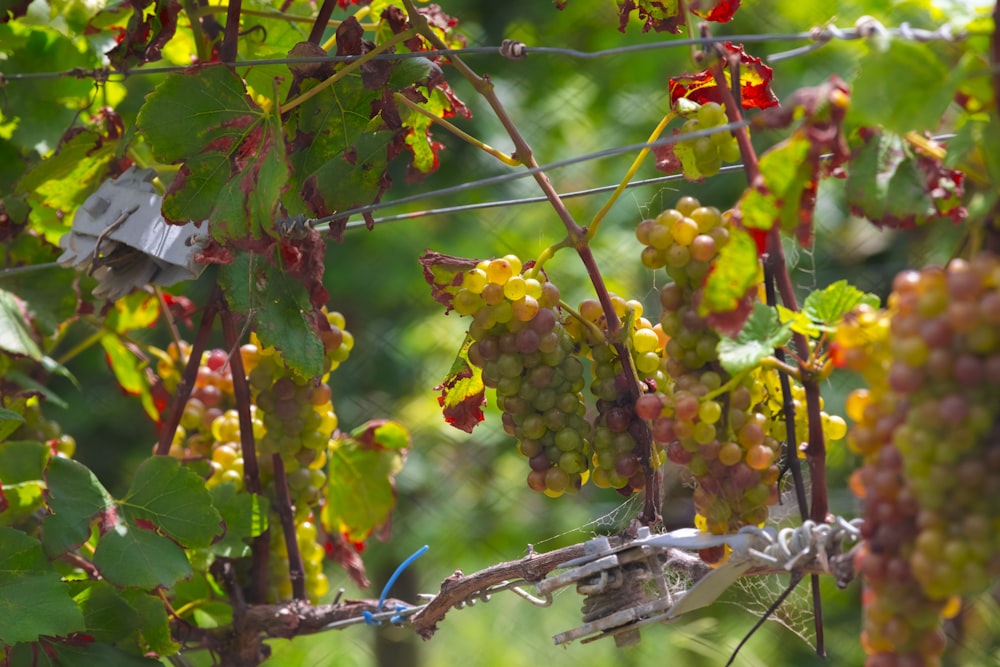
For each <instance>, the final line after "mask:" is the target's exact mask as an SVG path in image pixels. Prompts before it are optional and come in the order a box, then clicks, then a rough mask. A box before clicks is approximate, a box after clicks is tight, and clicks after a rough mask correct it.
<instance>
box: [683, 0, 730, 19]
mask: <svg viewBox="0 0 1000 667" xmlns="http://www.w3.org/2000/svg"><path fill="white" fill-rule="evenodd" d="M741 1H742V0H693V1H692V2H690V3H689V4H688V6H689V7H690V9H691V13H692V14H694V15H696V16H700V17H701V18H703V19H705V20H706V21H715V22H716V23H728V22H729V21H732V20H733V15H734V14H735V13H736V10H737V9H739V8H740V3H741Z"/></svg>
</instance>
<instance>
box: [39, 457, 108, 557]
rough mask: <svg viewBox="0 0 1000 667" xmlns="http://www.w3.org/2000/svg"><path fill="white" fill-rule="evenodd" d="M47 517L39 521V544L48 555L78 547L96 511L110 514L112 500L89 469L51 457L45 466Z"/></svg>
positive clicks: (88, 532) (61, 458)
mask: <svg viewBox="0 0 1000 667" xmlns="http://www.w3.org/2000/svg"><path fill="white" fill-rule="evenodd" d="M45 483H46V485H47V487H48V491H47V492H46V502H47V504H48V506H49V512H50V513H51V514H50V516H48V517H46V518H45V520H44V521H43V522H42V544H43V545H44V546H45V552H46V553H47V554H49V555H50V556H53V557H55V556H59V555H61V554H63V553H65V552H67V551H69V550H70V549H73V548H75V547H78V546H79V545H80V544H82V543H83V542H84V541H86V540H87V538H89V537H90V522H91V520H92V519H93V518H94V517H95V516H96V515H97V514H107V515H113V512H114V501H113V500H112V499H111V496H110V494H108V492H107V490H106V489H105V488H104V487H103V486H102V485H101V483H100V482H99V481H98V480H97V477H96V476H95V475H94V473H93V472H91V470H90V469H89V468H87V467H86V466H84V465H83V464H81V463H77V462H76V461H74V460H72V459H67V458H63V457H61V456H53V457H51V458H50V459H49V464H48V466H47V467H46V469H45Z"/></svg>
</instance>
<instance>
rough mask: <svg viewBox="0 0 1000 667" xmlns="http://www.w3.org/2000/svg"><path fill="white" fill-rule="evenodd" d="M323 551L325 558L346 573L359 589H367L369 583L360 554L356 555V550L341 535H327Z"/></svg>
mask: <svg viewBox="0 0 1000 667" xmlns="http://www.w3.org/2000/svg"><path fill="white" fill-rule="evenodd" d="M324 550H325V551H326V557H327V558H329V559H330V560H332V561H333V562H334V563H337V564H339V565H340V566H341V567H343V568H344V570H346V571H347V576H349V577H350V578H351V581H353V582H354V583H356V584H357V585H358V586H360V587H361V588H368V586H369V585H370V584H371V582H370V581H368V575H367V574H366V573H365V564H364V561H362V560H361V554H360V553H358V549H356V548H355V547H354V545H352V544H351V543H349V542H348V541H347V540H345V539H344V536H343V535H341V534H339V533H331V534H329V535H327V537H326V545H325V548H324Z"/></svg>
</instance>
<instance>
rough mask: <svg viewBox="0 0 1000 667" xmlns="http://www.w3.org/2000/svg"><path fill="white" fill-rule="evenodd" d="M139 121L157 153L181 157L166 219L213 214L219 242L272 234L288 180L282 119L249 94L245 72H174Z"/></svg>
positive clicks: (209, 69) (166, 158) (165, 210)
mask: <svg viewBox="0 0 1000 667" xmlns="http://www.w3.org/2000/svg"><path fill="white" fill-rule="evenodd" d="M137 125H138V127H139V130H140V132H141V133H142V134H143V135H144V136H145V137H146V140H147V141H148V142H149V144H150V148H151V150H152V151H153V155H155V156H156V157H157V159H159V160H161V161H163V162H167V163H181V168H180V171H179V172H178V174H177V177H176V178H175V179H174V181H173V183H171V184H170V187H169V188H167V192H166V194H165V195H164V199H163V215H164V218H166V219H167V220H168V221H169V222H173V223H176V224H187V223H188V222H189V221H201V220H204V219H208V220H209V230H210V232H211V234H212V236H213V237H214V238H216V239H217V240H220V241H224V240H229V239H240V238H245V237H250V238H260V237H261V236H262V235H264V234H268V235H273V234H272V232H273V230H274V218H275V214H276V211H277V207H278V201H279V199H280V198H281V194H282V193H283V192H284V190H285V187H286V183H287V182H288V178H289V170H288V163H287V160H286V157H285V143H284V139H283V136H282V131H281V121H280V119H279V118H278V117H277V115H276V114H274V113H270V112H267V111H264V110H263V109H261V108H260V107H259V106H258V105H257V104H256V103H255V102H254V101H253V100H251V99H250V97H248V96H247V94H246V88H245V86H244V84H243V80H242V79H240V77H238V76H237V75H236V74H234V73H233V72H232V71H231V70H229V69H228V68H225V67H203V68H194V69H190V70H188V71H186V72H184V73H182V74H175V75H172V76H170V77H167V78H166V79H165V80H164V81H163V82H162V83H161V84H160V85H158V86H157V87H156V88H155V89H154V91H153V92H152V93H150V94H149V95H148V96H147V98H146V103H145V104H144V105H143V107H142V109H141V110H140V111H139V116H138V119H137Z"/></svg>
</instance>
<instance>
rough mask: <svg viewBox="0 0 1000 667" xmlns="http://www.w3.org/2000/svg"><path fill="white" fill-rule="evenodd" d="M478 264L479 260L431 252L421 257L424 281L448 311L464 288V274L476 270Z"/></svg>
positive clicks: (435, 298)
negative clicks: (457, 294) (459, 291)
mask: <svg viewBox="0 0 1000 667" xmlns="http://www.w3.org/2000/svg"><path fill="white" fill-rule="evenodd" d="M478 263H479V260H477V259H466V258H464V257H454V256H452V255H443V254H441V253H439V252H432V251H430V250H428V251H426V252H424V254H423V255H421V256H420V265H421V266H422V267H423V270H424V280H425V281H427V284H428V285H430V286H431V296H433V297H434V300H435V301H437V302H438V303H440V304H441V305H443V306H445V307H446V308H447V310H448V311H450V310H451V302H452V299H454V298H455V294H456V293H457V292H458V289H459V288H460V287H461V286H462V274H463V273H464V272H466V271H468V270H469V269H474V268H476V264H478ZM446 312H447V311H446Z"/></svg>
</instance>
